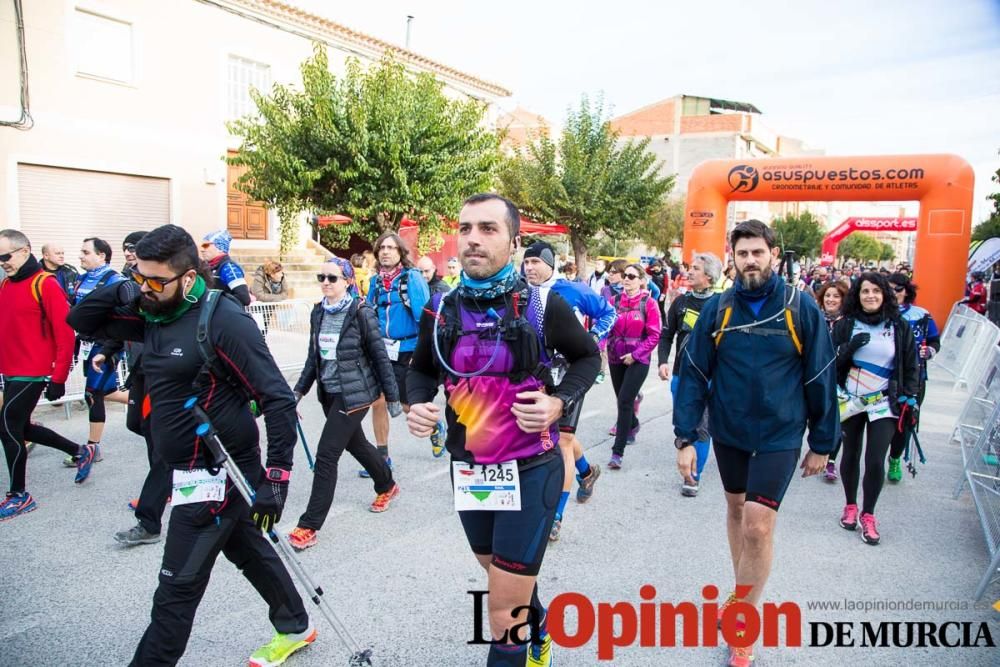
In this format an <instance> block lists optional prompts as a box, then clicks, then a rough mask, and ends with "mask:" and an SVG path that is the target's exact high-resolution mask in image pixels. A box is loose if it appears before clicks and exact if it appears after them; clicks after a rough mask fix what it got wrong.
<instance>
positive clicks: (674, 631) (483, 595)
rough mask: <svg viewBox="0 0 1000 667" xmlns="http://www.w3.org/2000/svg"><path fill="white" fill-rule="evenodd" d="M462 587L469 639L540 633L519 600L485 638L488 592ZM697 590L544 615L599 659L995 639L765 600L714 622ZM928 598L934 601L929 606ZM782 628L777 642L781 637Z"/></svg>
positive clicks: (841, 603) (557, 603)
mask: <svg viewBox="0 0 1000 667" xmlns="http://www.w3.org/2000/svg"><path fill="white" fill-rule="evenodd" d="M467 592H468V594H469V595H471V596H472V600H473V638H472V640H471V641H469V642H467V643H469V644H502V643H508V642H510V643H515V644H526V643H528V642H529V641H531V640H532V638H536V639H537V638H540V637H541V636H542V634H543V630H542V622H543V619H542V618H541V617H540V616H541V613H540V611H539V610H537V609H535V608H533V607H530V606H527V605H525V606H522V607H516V608H514V610H513V611H512V617H513V618H518V617H519V616H520V615H521V614H526V619H525V620H524V621H522V622H520V623H517V624H515V625H513V626H512V627H511V628H510V630H508V632H507V633H505V634H504V636H502V637H497V638H491V637H490V635H489V632H488V631H485V630H484V627H483V610H484V606H485V605H486V604H487V598H488V595H489V593H488V591H467ZM749 592H750V587H749V586H739V587H737V590H736V595H737V598H745V597H746V596H747V594H748V593H749ZM701 595H702V598H703V599H702V601H700V602H693V601H682V602H665V601H657V600H656V588H654V587H653V586H651V585H649V584H647V585H645V586H642V587H641V588H640V589H639V600H640V601H639V602H638V604H636V603H634V602H632V601H627V600H622V601H618V602H597V603H595V602H593V601H591V600H590V598H588V597H587V596H586V595H583V594H582V593H560V594H559V595H557V596H555V597H554V598H553V599H552V602H551V603H550V604H549V607H548V610H547V613H546V615H545V619H544V623H545V630H546V631H547V632H548V633H549V635H550V636H551V637H552V641H553V642H554V643H556V644H558V645H559V646H562V647H564V648H580V647H582V646H584V645H586V644H587V643H588V642H590V641H591V640H593V639H595V637H596V642H597V659H598V660H602V661H604V660H613V659H614V656H615V651H616V650H617V649H623V648H627V647H634V646H638V647H640V648H677V647H690V648H697V647H714V646H719V645H720V644H727V645H729V646H737V647H747V646H753V645H755V644H757V643H758V642H759V643H761V645H763V646H765V647H769V648H773V647H776V646H779V645H781V646H786V647H802V646H807V647H817V648H819V647H838V648H844V647H859V648H876V647H877V648H927V647H934V648H941V647H944V648H959V647H961V648H976V647H990V648H992V647H995V646H996V644H995V643H994V640H993V636H992V634H991V633H990V629H989V625H988V623H987V622H985V621H981V622H980V621H947V622H943V623H941V622H929V621H920V620H915V621H887V620H886V621H883V620H880V621H809V622H807V623H806V624H805V625H803V619H802V610H801V607H800V606H799V604H798V603H796V602H778V603H776V602H765V603H764V604H762V605H760V608H759V609H758V608H757V607H754V606H753V605H751V604H750V603H748V602H743V601H741V600H739V599H738V600H737V601H735V602H733V603H732V604H730V605H729V606H727V607H726V608H725V610H724V611H723V613H722V615H721V622H720V616H719V607H720V606H721V605H720V603H719V602H718V597H719V589H718V588H717V587H716V586H713V585H711V584H709V585H707V586H704V587H703V588H702V589H701ZM892 603H898V604H896V605H895V609H893V607H892V606H890V605H891V604H892ZM963 603H964V604H965V606H964V607H963V606H962V604H963ZM931 604H934V605H936V606H933V607H931V606H930V605H931ZM942 604H943V605H944V607H942V606H941V605H942ZM925 605H926V606H925ZM949 605H951V606H949ZM806 606H807V608H808V609H810V610H824V611H888V610H904V611H910V610H914V611H921V610H923V611H927V610H935V611H967V610H970V609H973V610H977V609H988V608H989V605H983V606H982V607H980V606H979V605H976V604H972V605H969V603H967V602H965V601H962V600H950V601H938V602H931V601H921V600H909V601H903V600H868V601H864V600H836V601H814V602H808V603H806ZM567 616H569V617H571V618H572V617H575V619H576V622H575V624H573V623H567ZM804 627H805V628H806V630H805V632H804V631H803V628H804ZM781 634H783V639H784V641H783V642H779V635H781ZM803 637H805V638H806V639H807V640H808V641H807V642H806V643H803Z"/></svg>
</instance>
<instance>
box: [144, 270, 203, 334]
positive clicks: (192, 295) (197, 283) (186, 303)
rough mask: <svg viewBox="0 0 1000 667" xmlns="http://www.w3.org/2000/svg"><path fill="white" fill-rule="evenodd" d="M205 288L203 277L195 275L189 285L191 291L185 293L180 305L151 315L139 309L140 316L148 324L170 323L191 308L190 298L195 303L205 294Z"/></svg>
mask: <svg viewBox="0 0 1000 667" xmlns="http://www.w3.org/2000/svg"><path fill="white" fill-rule="evenodd" d="M207 289H208V288H207V286H206V285H205V279H204V278H202V277H201V276H196V277H195V279H194V286H193V287H191V291H190V292H188V293H187V298H184V299H181V302H180V305H178V306H177V308H176V309H175V310H174V311H173V312H170V313H163V314H162V315H152V314H150V313H147V312H144V311H141V312H142V316H143V318H145V320H146V321H147V322H149V323H150V324H170V323H171V322H174V321H176V320H179V319H180V318H181V316H182V315H184V313H186V312H187V311H189V310H191V306H193V305H194V303H192V302H191V301H192V299H193V300H194V302H195V303H197V302H198V301H201V297H202V296H204V295H205V292H206V290H207Z"/></svg>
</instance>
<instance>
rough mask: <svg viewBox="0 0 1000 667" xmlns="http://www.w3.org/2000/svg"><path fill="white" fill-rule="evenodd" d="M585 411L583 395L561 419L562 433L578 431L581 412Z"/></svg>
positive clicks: (560, 430) (560, 427)
mask: <svg viewBox="0 0 1000 667" xmlns="http://www.w3.org/2000/svg"><path fill="white" fill-rule="evenodd" d="M582 411H583V396H581V397H580V400H578V401H576V402H575V403H573V405H572V406H570V409H569V412H567V413H566V414H564V415H563V416H562V417H560V419H559V432H560V433H576V425H577V423H579V421H580V413H581V412H582Z"/></svg>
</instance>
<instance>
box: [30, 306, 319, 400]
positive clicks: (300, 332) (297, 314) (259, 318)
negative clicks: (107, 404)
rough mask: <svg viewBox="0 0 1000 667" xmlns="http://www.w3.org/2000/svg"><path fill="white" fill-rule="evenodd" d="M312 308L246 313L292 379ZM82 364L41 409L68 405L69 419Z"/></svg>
mask: <svg viewBox="0 0 1000 667" xmlns="http://www.w3.org/2000/svg"><path fill="white" fill-rule="evenodd" d="M313 305H314V303H313V302H312V301H309V300H306V299H290V300H287V301H277V302H273V303H263V302H259V301H258V302H255V303H252V304H250V306H249V307H248V308H247V313H248V314H249V315H250V317H252V318H253V319H254V321H255V322H256V323H257V327H258V328H259V329H260V330H261V333H263V334H264V340H265V341H266V342H267V347H268V349H269V350H270V351H271V356H273V357H274V360H275V362H276V363H277V364H278V368H279V369H281V372H282V373H284V374H285V376H286V377H288V378H289V379H291V378H292V376H296V375H297V374H298V372H299V371H300V370H302V366H303V365H304V364H305V360H306V354H307V353H308V350H309V315H310V313H311V312H312V309H313ZM122 357H123V358H122V360H121V361H119V363H118V367H117V368H116V373H117V374H118V387H119V389H121V388H123V387H124V386H125V378H126V376H127V374H128V371H127V367H126V362H125V359H124V354H123V355H122ZM82 363H84V359H79V360H76V361H74V363H73V368H72V369H71V370H70V374H69V378H67V380H66V394H65V395H64V396H63V397H62V398H60V399H59V400H58V401H52V402H51V403H50V402H49V401H46V400H44V398H43V399H42V400H41V401H40V402H39V405H65V406H66V416H67V417H68V416H69V410H70V404H71V403H73V402H74V401H82V400H83V394H84V390H85V389H86V380H85V378H84V376H83V369H82V367H81V364H82Z"/></svg>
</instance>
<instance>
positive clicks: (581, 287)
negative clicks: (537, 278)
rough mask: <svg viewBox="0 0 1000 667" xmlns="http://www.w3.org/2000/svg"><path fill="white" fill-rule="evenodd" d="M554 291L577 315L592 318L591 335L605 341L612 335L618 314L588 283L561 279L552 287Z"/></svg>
mask: <svg viewBox="0 0 1000 667" xmlns="http://www.w3.org/2000/svg"><path fill="white" fill-rule="evenodd" d="M552 291H553V292H555V293H556V294H558V295H559V296H561V297H562V298H563V300H565V301H566V303H568V304H569V305H570V308H572V309H573V311H574V312H575V313H577V314H578V315H585V316H586V317H588V318H590V333H592V334H594V335H595V336H597V340H603V339H604V338H607V336H608V334H609V333H611V328H612V327H613V326H614V325H615V320H616V319H618V313H616V312H615V308H614V306H612V305H611V304H610V303H609V302H608V300H607V299H605V298H604V297H602V296H600V295H598V294H595V293H594V290H592V289H590V288H589V287H588V286H587V284H586V283H582V282H574V281H570V280H566V279H565V278H560V279H558V280H556V281H555V283H554V284H553V285H552Z"/></svg>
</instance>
